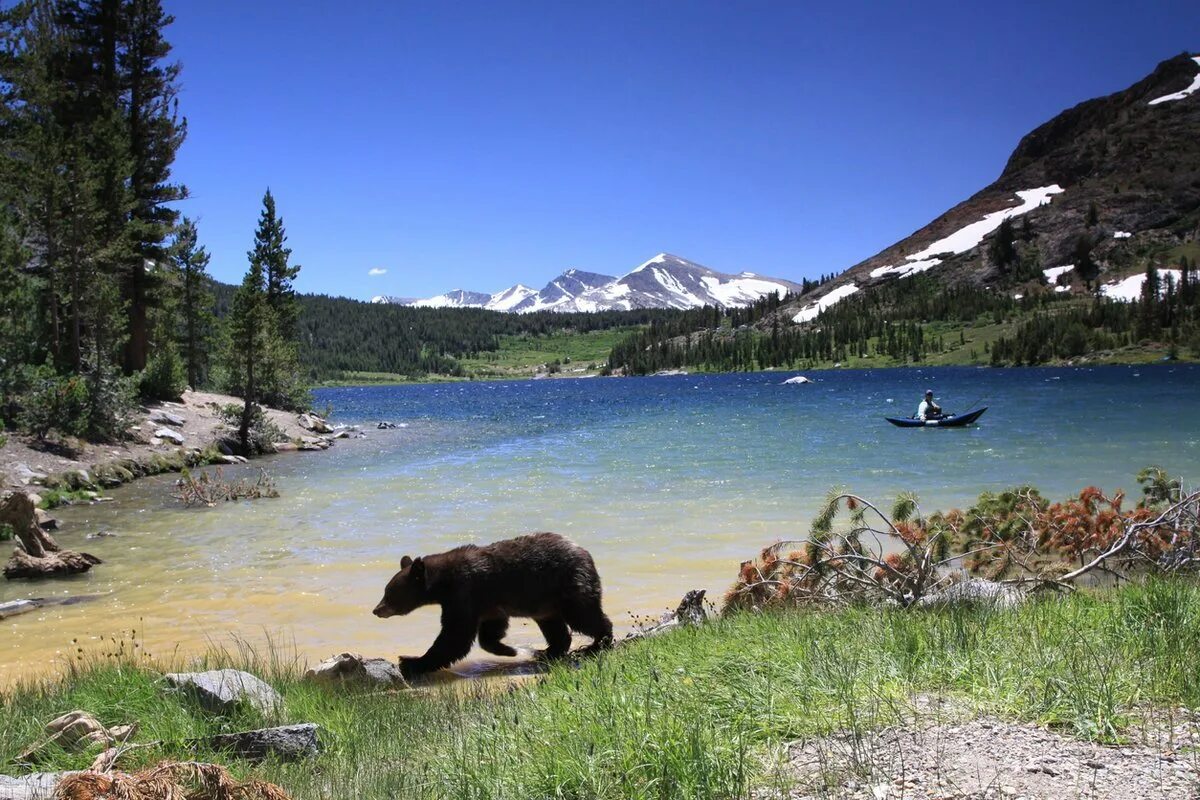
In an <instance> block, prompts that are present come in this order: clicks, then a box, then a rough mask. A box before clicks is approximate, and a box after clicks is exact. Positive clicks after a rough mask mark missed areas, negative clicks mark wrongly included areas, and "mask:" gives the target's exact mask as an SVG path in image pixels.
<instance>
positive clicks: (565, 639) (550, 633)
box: [537, 617, 571, 658]
mask: <svg viewBox="0 0 1200 800" xmlns="http://www.w3.org/2000/svg"><path fill="white" fill-rule="evenodd" d="M537 624H538V627H539V628H541V629H542V635H543V636H545V637H546V649H545V650H542V651H541V652H540V653H538V655H539V656H540V657H542V658H562V657H563V656H565V655H566V654H567V651H568V650H570V649H571V631H570V630H569V629H568V628H567V623H566V622H565V621H564V620H563V619H562V618H561V617H549V618H547V619H539V620H537Z"/></svg>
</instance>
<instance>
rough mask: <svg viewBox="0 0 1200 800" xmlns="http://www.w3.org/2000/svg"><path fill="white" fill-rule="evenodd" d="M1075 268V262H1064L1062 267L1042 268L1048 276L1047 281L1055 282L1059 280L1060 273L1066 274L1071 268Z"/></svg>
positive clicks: (1043, 272)
mask: <svg viewBox="0 0 1200 800" xmlns="http://www.w3.org/2000/svg"><path fill="white" fill-rule="evenodd" d="M1073 269H1075V265H1074V264H1064V265H1063V266H1061V267H1050V268H1049V269H1044V270H1042V274H1043V275H1045V276H1046V282H1047V283H1054V282H1055V281H1056V280H1058V276H1059V275H1066V274H1067V273H1068V272H1070V271H1071V270H1073Z"/></svg>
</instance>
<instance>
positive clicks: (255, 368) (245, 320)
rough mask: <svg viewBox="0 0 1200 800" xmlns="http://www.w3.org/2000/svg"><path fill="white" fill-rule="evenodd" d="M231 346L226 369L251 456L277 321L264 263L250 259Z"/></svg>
mask: <svg viewBox="0 0 1200 800" xmlns="http://www.w3.org/2000/svg"><path fill="white" fill-rule="evenodd" d="M228 325H229V343H228V351H227V353H226V367H227V369H228V371H229V382H230V388H231V389H232V390H233V391H234V393H235V394H238V395H241V397H242V413H241V415H240V417H239V423H238V441H239V443H240V445H241V448H242V452H244V453H246V454H250V453H251V443H250V430H251V427H252V426H253V424H254V419H255V417H256V416H257V415H258V414H259V413H261V410H260V409H259V406H258V402H259V399H260V397H261V396H262V383H261V380H262V375H263V374H264V373H269V372H270V370H271V364H270V359H271V350H272V347H271V336H272V330H271V329H272V328H273V326H274V320H273V319H272V314H271V308H270V306H268V305H267V295H266V291H265V288H264V285H263V269H262V264H261V263H260V262H258V261H256V260H254V259H253V258H252V259H250V268H249V269H248V270H247V271H246V275H245V277H244V278H243V279H242V285H241V286H240V287H238V290H237V293H236V294H235V295H234V296H233V308H232V310H231V311H230V314H229V323H228Z"/></svg>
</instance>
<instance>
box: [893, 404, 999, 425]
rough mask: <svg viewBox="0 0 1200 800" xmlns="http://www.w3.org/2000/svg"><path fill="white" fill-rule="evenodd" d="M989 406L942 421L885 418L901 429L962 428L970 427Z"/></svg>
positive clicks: (952, 415)
mask: <svg viewBox="0 0 1200 800" xmlns="http://www.w3.org/2000/svg"><path fill="white" fill-rule="evenodd" d="M985 411H987V406H984V407H983V408H977V409H975V410H974V411H968V412H967V413H966V414H947V415H946V416H944V417H942V418H941V419H911V418H910V419H904V418H901V417H884V419H886V420H887V421H888V422H890V423H892V424H893V425H896V426H898V427H901V428H961V427H962V426H963V425H970V424H971V423H972V422H974V421H975V420H977V419H979V418H980V417H981V416H983V412H985Z"/></svg>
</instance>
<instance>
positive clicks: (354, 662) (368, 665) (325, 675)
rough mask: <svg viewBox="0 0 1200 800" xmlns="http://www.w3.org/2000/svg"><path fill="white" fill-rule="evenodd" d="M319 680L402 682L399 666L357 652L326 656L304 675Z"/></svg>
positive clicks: (403, 681)
mask: <svg viewBox="0 0 1200 800" xmlns="http://www.w3.org/2000/svg"><path fill="white" fill-rule="evenodd" d="M305 676H306V677H308V678H312V679H315V680H319V681H357V682H360V683H373V684H383V685H388V686H390V685H392V684H403V683H405V680H404V676H403V675H401V674H400V668H399V667H398V666H396V665H395V664H393V663H392V662H391V661H388V660H387V659H386V658H363V657H362V656H361V655H359V654H358V653H341V654H339V655H336V656H333V657H332V658H327V659H325V660H324V661H322V662H321V663H320V664H318V665H317V666H315V667H313V668H312V669H310V670H309V671H308V672H307V673H306V675H305Z"/></svg>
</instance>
